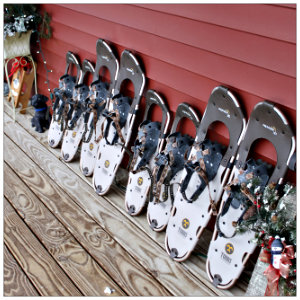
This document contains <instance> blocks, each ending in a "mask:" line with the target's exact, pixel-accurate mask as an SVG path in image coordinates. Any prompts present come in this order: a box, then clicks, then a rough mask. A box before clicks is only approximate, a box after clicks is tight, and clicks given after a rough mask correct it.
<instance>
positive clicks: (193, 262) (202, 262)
mask: <svg viewBox="0 0 300 300" xmlns="http://www.w3.org/2000/svg"><path fill="white" fill-rule="evenodd" d="M29 112H30V113H32V112H31V111H30V110H29ZM28 117H29V116H28ZM28 117H27V118H28ZM27 118H26V117H24V115H17V119H20V120H19V122H21V124H22V125H23V124H24V128H25V129H26V130H27V131H29V132H30V133H31V134H32V135H33V136H34V137H35V138H37V139H39V141H40V142H41V143H42V144H43V145H45V146H46V147H47V145H48V142H47V136H46V133H44V134H43V135H41V134H39V133H37V132H35V131H33V130H32V128H31V127H30V122H29V121H28V122H27V121H25V120H26V119H27ZM49 151H51V152H52V153H53V154H55V156H56V157H57V158H59V159H60V148H56V149H52V148H49ZM66 166H67V167H68V168H70V169H71V170H72V171H73V172H74V173H76V174H77V175H78V176H79V177H81V178H82V179H83V180H84V181H86V182H87V183H88V184H90V185H91V186H92V180H91V177H85V176H84V175H82V173H81V171H80V168H79V161H78V160H75V161H72V162H70V163H68V164H66ZM104 198H105V199H107V200H108V201H109V202H110V203H111V204H112V205H114V206H115V208H117V209H118V210H119V211H120V212H121V213H123V214H124V215H125V216H126V217H128V218H130V221H131V222H133V223H134V224H135V225H137V226H138V227H139V228H140V229H142V230H143V231H144V232H145V233H146V234H147V235H149V236H150V237H151V238H152V239H153V241H155V242H156V243H158V244H159V245H160V246H161V247H162V249H165V243H164V241H165V233H164V232H162V233H157V232H155V231H153V230H151V229H150V227H149V225H148V222H147V220H146V218H145V215H140V216H136V217H131V216H129V215H128V214H127V213H126V212H125V210H124V193H123V192H122V191H120V189H118V188H117V187H115V186H114V185H113V186H112V188H111V191H110V193H109V194H108V195H107V196H104ZM211 236H212V232H210V231H208V230H206V231H205V232H204V234H203V236H202V237H201V238H200V241H199V243H198V244H199V245H201V247H198V249H197V253H196V255H192V256H191V257H190V258H189V259H188V260H187V261H186V262H183V263H182V264H183V265H184V266H185V267H186V268H187V269H188V270H189V271H190V272H191V273H193V274H194V275H195V276H197V277H200V278H201V279H202V280H203V282H205V284H207V285H208V286H210V288H211V289H213V290H214V291H215V293H216V294H218V295H236V296H240V295H243V294H244V293H245V291H246V289H247V285H248V282H249V278H248V277H249V276H247V275H245V274H242V276H241V279H240V280H239V281H238V282H237V283H236V285H235V286H234V287H232V288H231V289H230V291H227V290H222V291H221V290H219V289H217V288H215V287H213V285H212V284H211V282H210V281H209V280H208V278H207V274H206V259H205V258H204V257H203V255H206V253H207V250H208V247H209V242H210V239H211ZM199 249H201V251H200V252H199Z"/></svg>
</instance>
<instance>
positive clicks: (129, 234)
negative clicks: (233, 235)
mask: <svg viewBox="0 0 300 300" xmlns="http://www.w3.org/2000/svg"><path fill="white" fill-rule="evenodd" d="M8 122H9V117H8V116H5V123H6V124H7V125H8ZM9 123H10V124H9V126H5V133H6V134H7V135H8V136H10V137H11V138H12V139H13V140H14V141H15V143H16V144H17V145H19V147H21V148H22V149H23V151H25V152H26V154H27V155H28V156H29V157H30V158H31V159H32V160H34V161H35V162H36V163H37V164H38V165H39V166H40V167H41V168H42V169H43V170H44V172H46V173H47V174H48V175H49V177H50V178H52V180H54V181H55V182H57V184H58V185H59V186H60V187H61V188H64V189H65V190H67V192H68V194H69V195H70V196H71V197H72V199H73V201H74V202H75V203H76V204H77V205H79V206H80V207H82V208H83V209H84V210H85V211H86V212H87V213H88V214H89V215H90V216H92V217H93V218H94V220H96V222H97V223H98V224H101V226H102V227H103V228H105V230H106V232H108V233H109V234H111V235H112V236H113V237H114V239H115V240H116V241H117V242H118V243H119V244H120V245H122V247H123V248H124V249H125V250H126V251H127V252H128V253H129V254H130V255H131V256H132V257H133V258H134V259H135V260H136V261H138V262H139V263H140V264H141V265H142V266H143V267H144V268H145V269H146V270H147V272H149V273H151V274H152V275H153V276H155V278H156V280H157V281H159V282H160V283H161V284H163V285H164V286H165V287H166V288H167V289H168V290H169V291H170V292H171V293H172V294H174V295H187V294H189V295H197V296H199V295H215V293H214V292H212V291H211V290H210V289H209V288H208V287H207V286H206V285H205V284H203V282H202V280H201V278H200V279H199V278H196V277H195V276H193V275H191V274H190V273H189V272H188V271H187V270H186V269H185V268H184V267H183V266H182V265H181V264H178V263H176V262H173V261H171V260H170V259H169V258H168V256H167V255H166V252H165V251H164V250H163V249H162V248H161V247H160V246H158V245H157V244H156V243H153V240H152V239H151V238H150V237H149V236H147V235H146V234H145V233H143V231H141V230H140V229H139V228H137V227H136V226H133V224H132V223H131V221H130V220H129V219H128V217H125V216H124V215H123V214H122V213H120V212H119V211H117V210H116V209H115V208H114V207H113V206H112V205H111V204H110V203H109V202H107V201H106V200H105V199H104V198H102V197H98V196H97V195H96V194H95V192H94V190H93V189H92V188H91V187H90V185H89V184H87V183H86V182H83V181H81V180H79V177H77V176H74V172H72V171H71V170H70V169H68V168H66V166H65V164H64V163H62V162H58V161H55V159H54V158H55V157H54V156H53V155H52V154H51V153H50V152H49V151H48V150H47V149H43V147H41V144H40V143H39V142H37V141H36V140H34V139H32V137H31V136H30V135H29V134H28V133H27V132H26V131H25V130H24V129H22V128H21V127H20V126H18V124H17V123H15V124H13V123H12V122H9ZM5 145H6V147H7V145H8V141H7V140H5ZM9 152H10V151H6V152H5V160H6V161H7V160H8V159H9V160H10V162H9V164H10V165H11V163H13V160H14V159H13V156H12V155H10V154H9ZM14 152H16V150H14ZM9 155H10V156H11V158H9ZM18 155H20V154H18ZM28 163H29V162H28ZM18 165H19V164H16V166H13V168H14V169H15V170H16V169H17V167H18ZM11 167H12V165H11ZM24 175H25V177H26V174H24ZM22 180H24V181H25V178H24V179H23V178H22ZM26 184H27V185H29V183H27V182H26ZM31 188H32V189H34V188H36V187H35V185H33V186H31ZM35 193H37V191H35ZM39 197H40V198H42V197H43V195H42V194H41V195H39ZM44 197H45V196H44ZM49 198H50V199H51V198H53V195H52V196H51V197H47V199H48V201H49ZM58 202H61V201H58ZM116 281H117V280H116Z"/></svg>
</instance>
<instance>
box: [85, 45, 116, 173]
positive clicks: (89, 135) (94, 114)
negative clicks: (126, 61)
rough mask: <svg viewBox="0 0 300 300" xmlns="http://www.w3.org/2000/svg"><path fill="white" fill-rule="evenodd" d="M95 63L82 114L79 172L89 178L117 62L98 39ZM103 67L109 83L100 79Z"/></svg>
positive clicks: (113, 82) (112, 92) (112, 86)
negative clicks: (88, 93)
mask: <svg viewBox="0 0 300 300" xmlns="http://www.w3.org/2000/svg"><path fill="white" fill-rule="evenodd" d="M96 52H97V62H96V67H95V72H94V76H93V82H92V84H91V86H90V97H89V100H88V103H87V109H86V111H85V112H84V114H83V116H84V133H83V136H82V144H81V153H80V170H81V172H82V173H83V174H84V175H85V176H91V175H92V174H93V172H94V166H95V163H96V157H97V152H98V146H99V141H98V140H97V139H98V136H99V135H100V132H101V126H102V123H103V121H104V117H102V112H103V111H104V109H105V108H106V107H107V103H108V100H109V98H111V97H112V96H114V89H113V88H114V86H115V82H116V79H117V75H118V70H119V62H118V60H117V59H116V57H115V55H114V53H113V52H112V50H111V48H110V47H109V45H108V44H107V43H106V42H105V41H104V40H102V39H98V41H97V45H96ZM103 67H105V68H106V69H107V70H108V72H109V75H110V82H109V83H107V82H105V80H104V78H100V74H99V73H100V70H102V68H103Z"/></svg>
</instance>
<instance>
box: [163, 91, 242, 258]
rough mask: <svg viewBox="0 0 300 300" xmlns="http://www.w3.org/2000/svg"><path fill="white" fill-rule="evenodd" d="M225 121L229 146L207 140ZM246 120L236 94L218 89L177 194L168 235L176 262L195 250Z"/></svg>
mask: <svg viewBox="0 0 300 300" xmlns="http://www.w3.org/2000/svg"><path fill="white" fill-rule="evenodd" d="M217 121H219V122H222V123H223V124H225V126H226V127H227V128H228V131H229V137H230V141H229V146H228V147H227V150H226V152H225V153H224V148H225V147H223V146H221V145H220V144H218V143H215V142H211V141H209V140H207V139H206V136H207V132H208V128H209V126H210V125H211V124H212V123H214V122H217ZM245 123H246V121H245V118H244V116H243V113H242V111H241V109H240V106H239V104H238V102H237V100H236V98H235V97H234V95H233V94H232V93H231V92H230V91H229V90H228V89H227V88H225V87H222V86H219V87H216V88H215V89H214V90H213V91H212V93H211V96H210V98H209V101H208V104H207V107H206V110H205V112H204V115H203V117H202V120H201V124H200V126H199V129H198V131H197V138H196V142H195V143H194V146H193V149H192V151H191V156H190V162H189V163H187V164H186V165H185V170H184V172H183V176H182V179H181V188H180V190H179V191H178V192H177V194H176V197H175V201H174V208H173V210H172V215H171V217H170V220H169V224H168V227H167V234H166V250H167V252H168V254H169V255H171V249H177V253H178V255H177V256H176V257H174V255H173V256H172V257H173V259H174V260H177V261H183V260H186V259H187V258H188V257H189V255H190V254H191V253H192V251H193V249H194V248H195V246H196V244H197V242H198V240H199V238H200V236H201V234H202V232H203V230H204V228H205V227H206V226H207V224H208V222H209V220H210V218H211V215H212V214H215V213H216V206H217V203H218V201H219V200H220V198H221V195H222V192H223V187H224V185H225V183H226V180H227V179H228V176H229V172H230V170H231V164H232V163H233V161H234V158H235V155H236V152H237V148H238V143H239V140H240V139H241V136H242V133H243V132H244V129H245Z"/></svg>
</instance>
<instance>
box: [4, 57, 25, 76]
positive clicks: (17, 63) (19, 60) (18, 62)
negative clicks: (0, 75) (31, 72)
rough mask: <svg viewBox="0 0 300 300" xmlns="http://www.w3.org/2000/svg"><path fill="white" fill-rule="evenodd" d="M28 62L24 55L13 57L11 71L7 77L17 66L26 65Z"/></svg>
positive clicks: (23, 66)
mask: <svg viewBox="0 0 300 300" xmlns="http://www.w3.org/2000/svg"><path fill="white" fill-rule="evenodd" d="M29 65H30V63H29V62H28V61H27V59H25V58H24V57H21V56H18V57H16V58H15V61H14V63H13V64H12V66H11V71H10V74H9V75H8V77H11V76H12V75H13V74H14V73H15V72H16V71H17V70H18V69H19V68H25V67H28V66H29Z"/></svg>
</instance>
